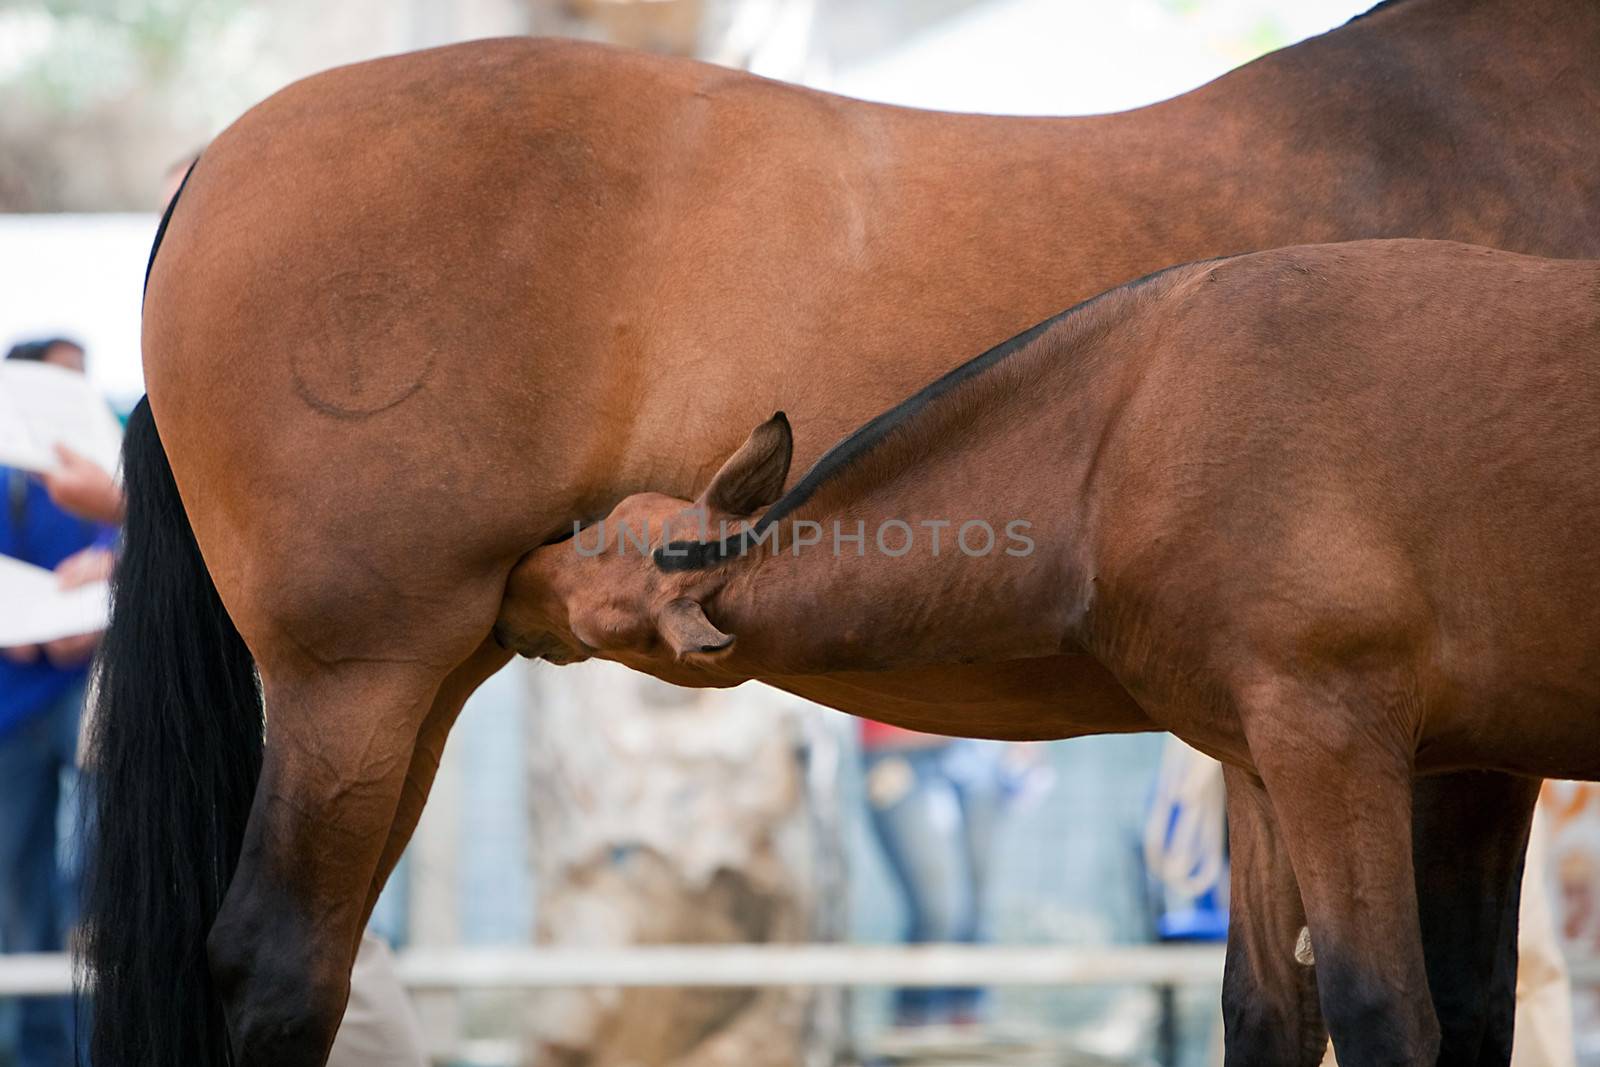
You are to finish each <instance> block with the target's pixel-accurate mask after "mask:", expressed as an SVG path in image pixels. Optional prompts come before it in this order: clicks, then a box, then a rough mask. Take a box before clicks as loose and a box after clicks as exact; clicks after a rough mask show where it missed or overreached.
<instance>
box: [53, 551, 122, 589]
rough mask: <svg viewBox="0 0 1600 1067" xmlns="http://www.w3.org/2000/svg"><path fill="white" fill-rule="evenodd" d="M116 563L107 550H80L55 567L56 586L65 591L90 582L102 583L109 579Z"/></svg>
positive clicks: (113, 556)
mask: <svg viewBox="0 0 1600 1067" xmlns="http://www.w3.org/2000/svg"><path fill="white" fill-rule="evenodd" d="M116 561H117V557H116V553H114V552H112V551H110V550H109V549H104V548H97V547H95V546H93V545H91V546H90V547H88V548H85V549H80V550H79V551H77V552H74V553H73V554H72V555H70V556H68V557H67V558H66V559H64V560H62V561H61V562H60V563H59V564H58V565H57V566H56V585H57V586H59V587H60V588H61V589H62V590H63V591H65V590H68V589H76V588H78V587H79V586H80V585H88V584H89V583H90V582H103V581H105V580H106V579H107V578H110V577H111V568H112V566H113V565H114V564H115V563H116Z"/></svg>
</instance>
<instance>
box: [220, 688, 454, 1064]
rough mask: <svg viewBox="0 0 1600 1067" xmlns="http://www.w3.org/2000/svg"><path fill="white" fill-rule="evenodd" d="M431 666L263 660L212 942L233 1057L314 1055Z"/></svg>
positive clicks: (326, 1030)
mask: <svg viewBox="0 0 1600 1067" xmlns="http://www.w3.org/2000/svg"><path fill="white" fill-rule="evenodd" d="M442 673H443V672H441V671H439V670H438V668H436V667H424V666H421V665H418V664H412V663H388V662H374V661H370V660H353V661H342V662H339V663H334V664H328V665H325V666H310V665H308V669H306V670H303V671H297V672H295V673H294V674H293V676H292V677H285V676H284V675H283V674H282V673H280V674H277V675H269V674H267V673H266V671H265V668H264V669H263V685H264V690H265V694H266V707H267V716H266V721H267V743H266V755H265V762H264V764H263V768H262V775H261V781H260V784H259V785H258V787H257V789H256V795H255V802H254V805H253V806H252V808H251V813H250V820H249V824H248V826H247V829H246V831H245V838H244V844H243V848H242V850H241V852H240V857H239V863H238V866H237V868H236V870H235V873H234V877H233V881H232V883H231V884H230V886H229V889H228V893H227V896H226V897H225V898H224V901H223V905H222V909H221V911H220V912H219V913H218V916H217V920H216V922H215V923H214V924H213V926H212V929H211V933H210V935H209V938H208V940H207V949H208V955H209V957H210V961H211V969H212V974H213V976H214V978H215V981H216V984H217V988H218V990H219V992H220V994H221V996H222V1000H223V1005H224V1008H225V1010H226V1013H227V1018H228V1025H229V1029H230V1031H231V1033H232V1038H233V1046H234V1054H235V1057H236V1060H237V1062H238V1063H239V1064H240V1067H321V1064H322V1063H323V1062H324V1060H325V1058H326V1056H327V1053H328V1049H329V1047H330V1045H331V1044H332V1041H333V1035H334V1032H335V1030H336V1029H337V1028H338V1025H339V1020H340V1018H341V1017H342V1015H343V1013H344V1007H345V1001H346V998H347V996H348V993H349V975H350V967H351V963H352V961H353V960H354V958H355V952H356V947H357V942H358V940H359V938H360V936H361V929H362V926H363V924H364V922H365V918H366V911H367V901H368V897H369V892H368V891H369V888H370V886H371V884H372V881H373V875H374V872H375V871H376V869H377V867H378V862H379V858H380V856H381V854H382V852H383V849H384V845H385V841H386V838H387V834H388V830H389V828H390V826H391V825H392V824H393V822H394V817H395V812H396V809H397V807H398V805H399V802H400V796H401V790H402V788H403V785H404V782H405V779H406V773H407V770H408V768H409V766H410V763H411V759H412V755H413V750H414V748H415V742H416V738H417V733H418V730H419V728H420V727H421V724H422V722H423V721H424V719H425V717H426V715H427V713H428V712H429V710H430V708H431V707H432V704H433V700H434V698H435V695H436V693H437V692H438V690H439V686H440V681H441V677H442Z"/></svg>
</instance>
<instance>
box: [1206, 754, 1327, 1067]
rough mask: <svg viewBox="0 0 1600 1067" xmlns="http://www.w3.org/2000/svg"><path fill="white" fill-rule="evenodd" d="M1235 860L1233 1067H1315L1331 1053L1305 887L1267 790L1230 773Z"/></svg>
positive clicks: (1227, 1009)
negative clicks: (1304, 936)
mask: <svg viewBox="0 0 1600 1067" xmlns="http://www.w3.org/2000/svg"><path fill="white" fill-rule="evenodd" d="M1222 776H1223V779H1224V780H1225V781H1226V782H1227V787H1228V848H1229V851H1230V853H1231V856H1232V872H1231V875H1230V878H1231V887H1230V895H1231V904H1230V907H1229V919H1228V962H1227V967H1226V969H1225V970H1224V972H1223V978H1222V1017H1223V1034H1224V1040H1225V1042H1226V1056H1225V1062H1226V1064H1227V1067H1312V1065H1314V1064H1318V1063H1321V1062H1322V1055H1323V1053H1324V1052H1325V1051H1327V1046H1328V1031H1327V1029H1326V1028H1325V1027H1324V1026H1323V1024H1322V1010H1321V1008H1320V1006H1319V1005H1318V1003H1317V978H1316V972H1315V971H1314V970H1313V969H1312V967H1311V962H1310V959H1309V958H1308V957H1307V956H1306V955H1305V954H1304V953H1301V955H1300V958H1296V949H1297V947H1299V940H1300V936H1301V931H1302V930H1304V929H1305V926H1306V912H1305V906H1304V905H1303V904H1301V902H1300V886H1299V883H1297V882H1296V881H1295V877H1294V870H1293V868H1292V867H1291V866H1290V865H1289V854H1288V852H1287V851H1285V849H1284V841H1283V835H1282V833H1281V832H1280V830H1279V828H1278V822H1277V818H1276V817H1275V816H1274V815H1273V812H1272V804H1271V802H1270V801H1269V800H1268V799H1267V794H1266V790H1265V789H1263V788H1262V786H1261V783H1260V782H1259V781H1257V780H1256V779H1255V778H1254V777H1253V776H1252V775H1250V774H1249V773H1247V772H1245V771H1242V770H1239V769H1238V768H1236V767H1229V766H1226V765H1224V766H1223V769H1222Z"/></svg>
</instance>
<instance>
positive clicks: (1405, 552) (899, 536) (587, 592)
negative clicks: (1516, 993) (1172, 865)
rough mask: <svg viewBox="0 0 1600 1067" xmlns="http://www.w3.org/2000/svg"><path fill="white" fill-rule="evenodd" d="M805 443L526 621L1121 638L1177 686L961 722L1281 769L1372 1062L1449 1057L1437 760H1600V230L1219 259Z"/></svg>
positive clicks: (1315, 925)
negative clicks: (1563, 254)
mask: <svg viewBox="0 0 1600 1067" xmlns="http://www.w3.org/2000/svg"><path fill="white" fill-rule="evenodd" d="M729 355H736V354H734V353H730V354H729ZM738 366H739V364H738V360H737V359H730V360H728V361H727V362H726V363H725V364H724V367H725V372H726V373H728V374H734V375H736V374H738ZM790 447H791V440H790V434H789V428H788V424H787V422H786V421H785V420H784V419H783V418H782V416H781V415H780V416H776V417H774V419H773V420H772V421H770V422H768V423H766V424H764V425H763V426H761V427H759V428H758V429H757V430H756V431H755V433H754V434H752V435H751V437H750V439H749V440H748V441H747V442H746V444H745V445H744V446H743V447H742V448H741V449H740V450H739V451H738V453H736V454H735V455H734V456H733V457H732V458H731V459H730V460H729V461H728V462H727V464H725V465H724V467H723V468H722V469H721V470H720V471H719V472H718V473H717V475H716V476H715V478H714V479H713V481H712V483H711V485H710V487H709V488H708V489H707V490H706V492H705V493H704V494H703V495H702V497H701V499H700V500H699V501H697V502H695V503H694V504H693V505H691V504H690V503H689V502H687V501H683V500H678V499H674V498H671V497H666V496H662V495H657V494H641V495H636V496H632V497H629V498H627V499H625V500H624V501H622V503H621V504H619V505H618V506H617V508H616V509H615V510H614V511H613V512H612V514H611V515H610V517H609V518H608V519H607V520H606V521H605V522H604V523H602V524H601V527H600V529H599V530H593V529H584V530H580V531H577V532H576V533H575V536H574V537H573V538H571V539H569V540H567V541H565V542H562V543H559V544H555V545H551V546H547V547H545V548H542V549H540V550H538V551H537V552H535V553H533V554H532V555H530V556H529V557H528V558H526V559H525V560H524V561H523V563H522V564H521V565H520V566H519V567H518V569H517V571H516V572H515V573H514V575H513V579H512V587H511V592H510V596H509V598H508V600H507V606H506V608H505V609H504V611H503V613H502V616H501V618H500V623H499V626H498V628H497V634H498V635H499V637H500V639H501V640H502V641H503V642H504V643H506V644H507V645H509V646H511V647H513V648H516V647H518V645H519V639H521V637H522V635H530V634H531V635H540V639H539V640H540V643H539V645H538V647H537V649H533V648H530V649H529V651H535V650H536V651H538V652H540V653H542V654H545V655H546V657H547V658H552V659H556V660H558V661H568V660H572V659H578V658H583V657H585V656H589V655H598V656H603V657H606V658H609V659H615V660H619V661H621V662H624V663H627V664H629V665H631V666H634V667H636V668H638V669H641V670H644V671H648V672H649V673H652V674H656V675H658V676H660V677H662V678H666V679H668V680H671V681H675V682H680V683H684V684H690V685H732V684H737V683H738V682H740V681H743V680H745V679H749V678H763V679H773V678H783V677H793V676H804V675H811V674H817V673H824V672H827V673H834V672H842V671H862V670H877V669H887V668H898V667H908V666H916V665H923V664H930V663H947V662H974V661H978V662H982V661H1001V660H1011V659H1017V658H1023V657H1044V656H1052V655H1056V654H1059V653H1062V652H1082V653H1087V654H1089V655H1092V656H1094V657H1095V658H1096V659H1098V660H1099V661H1100V662H1101V663H1103V664H1104V665H1105V666H1106V667H1107V668H1108V669H1109V670H1110V671H1111V672H1112V673H1113V674H1115V676H1116V677H1117V679H1118V680H1119V681H1120V682H1121V683H1122V684H1123V685H1125V686H1126V687H1127V688H1128V690H1129V691H1130V692H1131V693H1132V694H1133V695H1134V696H1135V697H1136V698H1137V700H1138V702H1139V705H1140V707H1141V708H1142V710H1143V712H1144V713H1145V714H1146V715H1147V716H1148V719H1145V720H1141V721H1130V722H1128V723H1125V724H1124V723H1105V722H1097V723H1094V724H1084V723H1081V722H1075V721H1074V720H1073V718H1072V714H1073V708H1071V707H1040V708H1039V709H1038V710H1037V716H1036V717H1035V718H1033V719H1032V720H1030V721H1028V722H1011V723H991V722H965V721H961V720H960V719H959V718H953V719H952V720H951V721H950V722H949V723H948V724H946V726H947V728H948V729H949V730H950V732H962V733H971V734H976V735H988V736H994V735H1000V736H1017V735H1027V736H1071V735H1074V734H1081V733H1085V732H1093V731H1097V730H1103V729H1120V728H1127V729H1138V728H1149V727H1150V726H1151V725H1152V724H1153V725H1154V726H1156V727H1159V728H1163V729H1168V730H1171V731H1172V732H1174V733H1176V734H1177V735H1179V736H1180V737H1182V738H1184V739H1185V740H1186V741H1188V742H1189V743H1191V744H1193V745H1195V746H1196V747H1197V748H1200V749H1201V750H1203V751H1205V752H1208V753H1210V754H1212V755H1214V756H1216V757H1217V758H1219V759H1221V760H1223V761H1225V762H1227V763H1229V764H1231V765H1233V766H1235V767H1238V768H1242V769H1244V770H1245V771H1247V772H1248V773H1249V774H1250V775H1252V776H1254V777H1255V778H1256V779H1258V780H1259V781H1260V782H1261V783H1262V784H1263V785H1264V787H1265V792H1266V795H1267V797H1268V798H1269V800H1270V803H1271V804H1272V806H1273V807H1274V809H1275V811H1276V814H1277V817H1278V819H1279V820H1281V822H1282V824H1283V826H1284V828H1285V830H1286V831H1287V832H1286V834H1285V835H1284V840H1285V842H1286V844H1287V846H1288V849H1289V853H1290V858H1291V860H1292V863H1293V866H1294V870H1295V874H1296V876H1297V877H1298V879H1299V881H1300V885H1301V888H1302V892H1303V895H1304V897H1305V905H1306V915H1307V919H1308V923H1309V927H1310V932H1311V941H1312V946H1313V950H1314V953H1315V956H1316V962H1317V979H1318V987H1319V988H1318V994H1319V997H1320V999H1321V1002H1322V1008H1323V1012H1324V1013H1325V1016H1326V1018H1327V1021H1328V1024H1329V1030H1330V1031H1331V1033H1332V1035H1333V1040H1334V1045H1335V1048H1336V1050H1337V1051H1338V1055H1339V1058H1340V1062H1341V1063H1344V1064H1346V1065H1347V1067H1354V1065H1359V1064H1399V1063H1405V1064H1432V1063H1433V1062H1434V1061H1435V1057H1436V1055H1437V1050H1438V1041H1439V1036H1438V1034H1439V1032H1438V1023H1437V1021H1436V1019H1435V1015H1434V1008H1433V1006H1432V1004H1431V1002H1430V998H1429V992H1428V981H1427V975H1426V972H1425V968H1424V960H1423V954H1422V945H1421V937H1420V933H1419V921H1418V908H1417V897H1416V887H1415V883H1414V881H1413V872H1412V839H1411V834H1412V821H1411V817H1410V806H1411V790H1412V777H1413V773H1414V772H1415V773H1418V774H1422V775H1427V774H1430V773H1438V772H1446V771H1456V770H1462V769H1469V768H1486V769H1493V770H1498V771H1504V772H1510V773H1513V774H1518V775H1528V776H1538V775H1549V776H1560V777H1571V778H1594V777H1596V776H1600V732H1597V730H1596V726H1597V724H1600V722H1597V713H1600V597H1597V596H1596V591H1597V590H1600V550H1597V548H1596V542H1595V531H1596V530H1597V529H1600V265H1595V264H1591V263H1583V262H1575V261H1554V260H1542V259H1535V258H1529V257H1523V256H1518V255H1513V254H1510V253H1504V252H1496V251H1490V250H1487V249H1482V248H1475V247H1471V246H1466V245H1457V244H1446V243H1434V242H1425V241H1383V242H1363V243H1357V244H1345V245H1323V246H1310V247H1299V248H1289V249H1280V250H1275V251H1270V252H1261V253H1256V254H1252V255H1246V256H1241V257H1237V258H1233V259H1227V260H1222V261H1213V262H1206V263H1197V264H1191V265H1188V266H1183V267H1178V268H1174V269H1172V270H1169V271H1166V272H1163V273H1161V274H1159V275H1155V276H1153V277H1151V278H1148V279H1145V280H1143V281H1141V282H1136V283H1133V284H1131V285H1127V286H1123V287H1122V288H1119V289H1115V290H1113V291H1111V292H1109V293H1107V294H1105V295H1103V296H1101V297H1097V298H1095V299H1094V300H1091V301H1089V302H1087V303H1086V304H1082V305H1079V306H1078V307H1076V308H1073V309H1072V310H1069V311H1066V312H1064V313H1062V314H1060V315H1058V316H1056V317H1055V318H1052V319H1050V320H1048V321H1046V322H1044V323H1041V324H1040V325H1038V326H1036V327H1034V328H1033V329H1031V330H1028V331H1027V332H1025V333H1023V334H1021V335H1019V336H1017V337H1015V338H1013V339H1012V340H1010V341H1008V342H1006V343H1005V344H1003V345H1001V346H999V347H998V348H995V349H993V350H991V351H989V352H987V353H985V354H984V355H982V356H979V357H978V358H976V359H974V360H973V361H971V362H970V363H967V364H966V365H964V366H962V367H960V368H958V369H957V370H955V371H953V372H951V373H950V374H948V375H946V376H945V377H943V378H941V379H939V380H938V381H936V382H934V383H933V384H932V385H930V386H928V387H927V388H925V389H923V390H922V391H921V392H919V393H917V394H916V395H915V396H913V397H911V398H910V399H908V400H906V401H905V402H904V403H902V404H900V405H899V406H897V407H895V408H893V409H892V410H890V411H888V412H886V413H884V414H882V415H880V416H879V417H877V418H875V419H873V420H872V421H871V422H869V423H867V424H866V425H865V426H863V427H861V429H859V430H858V431H856V432H855V433H854V434H853V435H851V436H850V437H848V438H846V439H845V440H844V441H842V442H841V443H840V444H838V445H837V446H836V447H835V448H834V449H833V450H832V451H830V452H829V453H828V454H827V455H825V456H824V457H823V458H822V459H821V460H820V461H818V463H817V464H816V465H815V466H814V467H813V468H812V469H811V470H810V472H809V473H807V474H806V475H805V476H804V477H803V478H801V479H800V481H799V482H798V483H796V484H795V486H794V487H793V488H792V489H791V490H790V491H789V492H788V493H787V494H785V495H782V496H781V497H779V496H778V494H779V492H780V491H781V487H782V485H783V483H784V481H785V479H786V476H787V471H788V463H789V455H790ZM774 499H776V502H775V503H774V502H773V501H774ZM769 504H770V505H771V506H770V507H768V506H767V505H769ZM763 507H765V508H766V511H765V512H764V514H762V515H761V516H760V518H759V519H758V520H755V521H750V519H749V517H750V516H751V515H753V514H754V513H755V512H756V511H758V510H759V509H761V508H763ZM941 524H943V525H941ZM697 529H704V530H706V531H707V532H708V536H701V535H694V534H692V533H691V531H695V530H697ZM935 535H938V536H935ZM646 546H647V547H646ZM550 633H554V634H557V635H559V636H560V639H561V641H562V642H563V643H564V645H565V646H566V647H565V649H564V650H562V651H560V652H554V653H552V652H551V651H550V646H549V644H548V643H547V642H546V641H545V639H544V637H543V635H546V634H550ZM734 635H737V641H735V640H734ZM1506 709H1517V712H1516V713H1515V714H1508V713H1507V712H1506ZM923 725H926V724H925V723H924V724H923ZM1232 965H1233V961H1232V960H1231V959H1230V967H1231V966H1232ZM1248 1010H1249V1009H1248V1006H1242V1005H1234V1006H1233V1007H1232V1009H1231V1010H1230V1015H1237V1013H1239V1012H1248ZM1234 1052H1239V1053H1243V1055H1241V1056H1240V1057H1238V1058H1239V1059H1248V1058H1249V1056H1248V1052H1247V1051H1246V1050H1242V1049H1232V1048H1231V1049H1230V1053H1234ZM1230 1062H1234V1059H1232V1058H1230Z"/></svg>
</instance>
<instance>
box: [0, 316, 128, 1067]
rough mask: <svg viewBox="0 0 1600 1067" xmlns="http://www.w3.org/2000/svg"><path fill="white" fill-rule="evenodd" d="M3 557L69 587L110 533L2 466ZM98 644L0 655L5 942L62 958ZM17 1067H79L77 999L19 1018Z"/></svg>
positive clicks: (36, 354) (26, 1004) (72, 903)
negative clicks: (88, 697) (86, 714)
mask: <svg viewBox="0 0 1600 1067" xmlns="http://www.w3.org/2000/svg"><path fill="white" fill-rule="evenodd" d="M6 358H7V359H19V360H34V361H37V362H41V363H51V364H55V365H56V366H60V367H65V368H67V369H68V370H72V371H76V372H78V373H80V374H81V373H82V372H83V369H84V349H83V346H82V345H80V344H78V343H76V342H74V341H69V340H66V339H65V338H51V339H48V340H43V341H33V342H25V343H23V344H19V345H16V346H15V347H13V348H12V349H11V351H10V352H9V353H8V354H7V356H6ZM0 487H3V489H4V500H3V501H0V504H3V506H0V553H3V554H5V555H7V556H12V557H14V558H16V559H20V560H23V561H24V562H27V563H32V564H35V565H36V566H40V567H45V568H47V569H49V570H53V571H55V572H56V574H57V575H58V576H59V578H60V581H61V585H62V587H63V588H72V587H74V586H78V585H84V584H86V583H88V582H91V581H96V580H98V579H101V578H104V577H106V576H107V574H108V573H109V572H110V568H111V560H112V554H111V546H112V543H113V541H114V538H115V536H116V531H115V529H114V528H113V527H112V526H110V525H107V524H105V523H102V522H96V521H92V520H89V519H84V518H81V517H79V516H77V515H73V514H71V513H70V512H68V511H66V510H64V509H63V508H62V507H60V506H59V505H58V504H57V503H55V502H54V501H53V500H51V498H50V496H49V493H48V491H47V489H46V487H45V485H44V484H43V482H42V481H41V479H40V478H39V477H37V476H34V475H29V474H26V473H24V472H23V471H19V470H14V469H11V468H0ZM99 640H100V635H99V634H98V633H94V634H84V635H81V636H78V637H68V638H63V639H61V640H57V641H51V642H48V643H46V644H43V645H23V646H21V647H15V648H3V649H0V944H3V945H4V948H5V951H7V952H60V951H62V950H63V949H64V948H65V947H66V944H67V937H68V933H69V931H70V929H71V927H72V924H73V923H74V922H75V921H76V918H77V913H78V858H77V853H78V851H79V850H78V849H77V847H76V842H72V841H66V840H63V837H64V835H63V834H62V833H58V828H64V827H70V826H73V825H75V824H76V820H75V819H74V818H72V817H71V816H72V812H73V810H74V806H75V804H77V803H78V802H80V800H81V798H80V797H79V796H78V786H79V776H78V762H77V754H78V725H79V719H80V717H81V714H82V711H83V700H84V689H85V687H86V684H87V681H88V673H89V660H90V658H91V657H92V656H93V654H94V650H95V646H96V645H97V644H98V643H99ZM18 1022H19V1029H18V1034H17V1050H16V1051H17V1064H18V1067H62V1065H65V1064H70V1063H72V1062H73V1051H72V1050H73V1010H72V1000H71V998H70V997H36V998H29V999H26V1000H24V1001H22V1003H21V1005H20V1008H19V1011H18Z"/></svg>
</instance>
